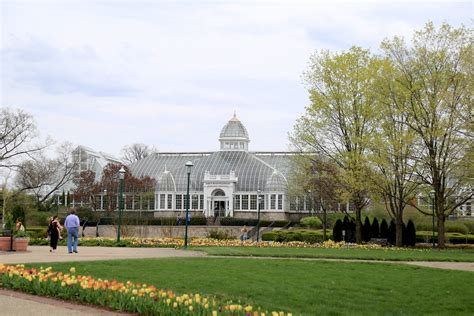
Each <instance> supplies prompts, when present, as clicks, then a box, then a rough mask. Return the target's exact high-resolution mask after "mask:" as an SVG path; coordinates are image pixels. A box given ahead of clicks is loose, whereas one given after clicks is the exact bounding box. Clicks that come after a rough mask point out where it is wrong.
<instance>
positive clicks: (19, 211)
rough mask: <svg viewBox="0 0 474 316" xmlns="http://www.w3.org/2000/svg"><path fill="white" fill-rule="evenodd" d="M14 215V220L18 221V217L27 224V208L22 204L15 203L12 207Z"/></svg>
mask: <svg viewBox="0 0 474 316" xmlns="http://www.w3.org/2000/svg"><path fill="white" fill-rule="evenodd" d="M12 217H13V221H14V222H16V220H17V219H20V220H21V222H22V223H23V224H25V223H26V221H25V220H26V219H25V208H24V207H23V206H22V205H18V204H17V205H15V206H14V207H13V209H12Z"/></svg>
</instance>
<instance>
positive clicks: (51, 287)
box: [0, 264, 292, 316]
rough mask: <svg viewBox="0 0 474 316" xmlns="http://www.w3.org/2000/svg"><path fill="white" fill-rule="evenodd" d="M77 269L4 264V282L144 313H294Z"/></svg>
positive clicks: (0, 275)
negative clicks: (94, 275) (100, 276)
mask: <svg viewBox="0 0 474 316" xmlns="http://www.w3.org/2000/svg"><path fill="white" fill-rule="evenodd" d="M75 272H76V271H75V268H74V267H71V268H70V269H69V273H65V274H64V273H62V272H55V271H53V270H52V268H51V267H47V268H43V267H40V268H39V269H36V268H25V266H24V265H15V266H13V265H3V264H0V282H1V283H0V286H1V287H5V288H11V289H15V290H20V291H24V292H28V293H32V294H36V295H41V296H53V297H57V298H61V299H64V300H73V301H79V302H82V303H87V304H95V305H101V306H105V307H108V308H111V309H114V310H120V311H127V312H132V313H138V314H140V315H213V316H215V315H248V316H266V315H272V316H291V315H292V314H291V313H285V312H276V311H273V312H267V311H261V310H260V308H254V307H253V306H252V305H249V304H241V303H234V302H232V301H227V302H222V301H220V300H218V299H217V298H216V297H206V296H202V295H200V294H197V293H194V294H182V295H178V294H175V293H173V292H172V291H170V290H163V289H157V288H156V287H155V286H153V285H147V284H140V283H132V282H129V281H127V282H118V281H116V280H112V281H109V280H102V279H95V278H93V277H91V276H85V275H80V274H77V275H76V273H75Z"/></svg>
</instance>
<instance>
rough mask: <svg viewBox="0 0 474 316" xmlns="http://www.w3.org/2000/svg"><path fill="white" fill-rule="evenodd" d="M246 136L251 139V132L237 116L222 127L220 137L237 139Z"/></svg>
mask: <svg viewBox="0 0 474 316" xmlns="http://www.w3.org/2000/svg"><path fill="white" fill-rule="evenodd" d="M235 138H245V139H246V140H248V139H249V133H248V132H247V129H246V128H245V126H244V124H242V122H240V121H239V120H238V119H237V118H236V117H235V116H234V118H232V119H231V120H230V121H229V122H227V124H226V125H224V127H223V128H222V131H221V134H220V136H219V139H235Z"/></svg>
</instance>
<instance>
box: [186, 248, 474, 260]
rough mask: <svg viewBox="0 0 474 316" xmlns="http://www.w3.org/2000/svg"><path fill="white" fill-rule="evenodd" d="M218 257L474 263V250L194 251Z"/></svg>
mask: <svg viewBox="0 0 474 316" xmlns="http://www.w3.org/2000/svg"><path fill="white" fill-rule="evenodd" d="M192 249H193V250H199V251H204V252H206V253H208V254H209V255H215V256H254V257H285V258H290V257H293V258H338V259H366V260H395V261H464V262H474V250H431V249H401V250H390V249H388V248H385V249H345V248H340V249H324V248H258V247H194V248H192Z"/></svg>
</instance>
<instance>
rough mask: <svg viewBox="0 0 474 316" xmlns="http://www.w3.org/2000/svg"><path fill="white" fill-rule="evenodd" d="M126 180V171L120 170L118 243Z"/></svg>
mask: <svg viewBox="0 0 474 316" xmlns="http://www.w3.org/2000/svg"><path fill="white" fill-rule="evenodd" d="M124 179H125V169H124V168H123V166H122V168H120V170H119V180H120V185H119V221H118V231H117V242H120V225H121V224H122V210H123V184H124Z"/></svg>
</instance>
